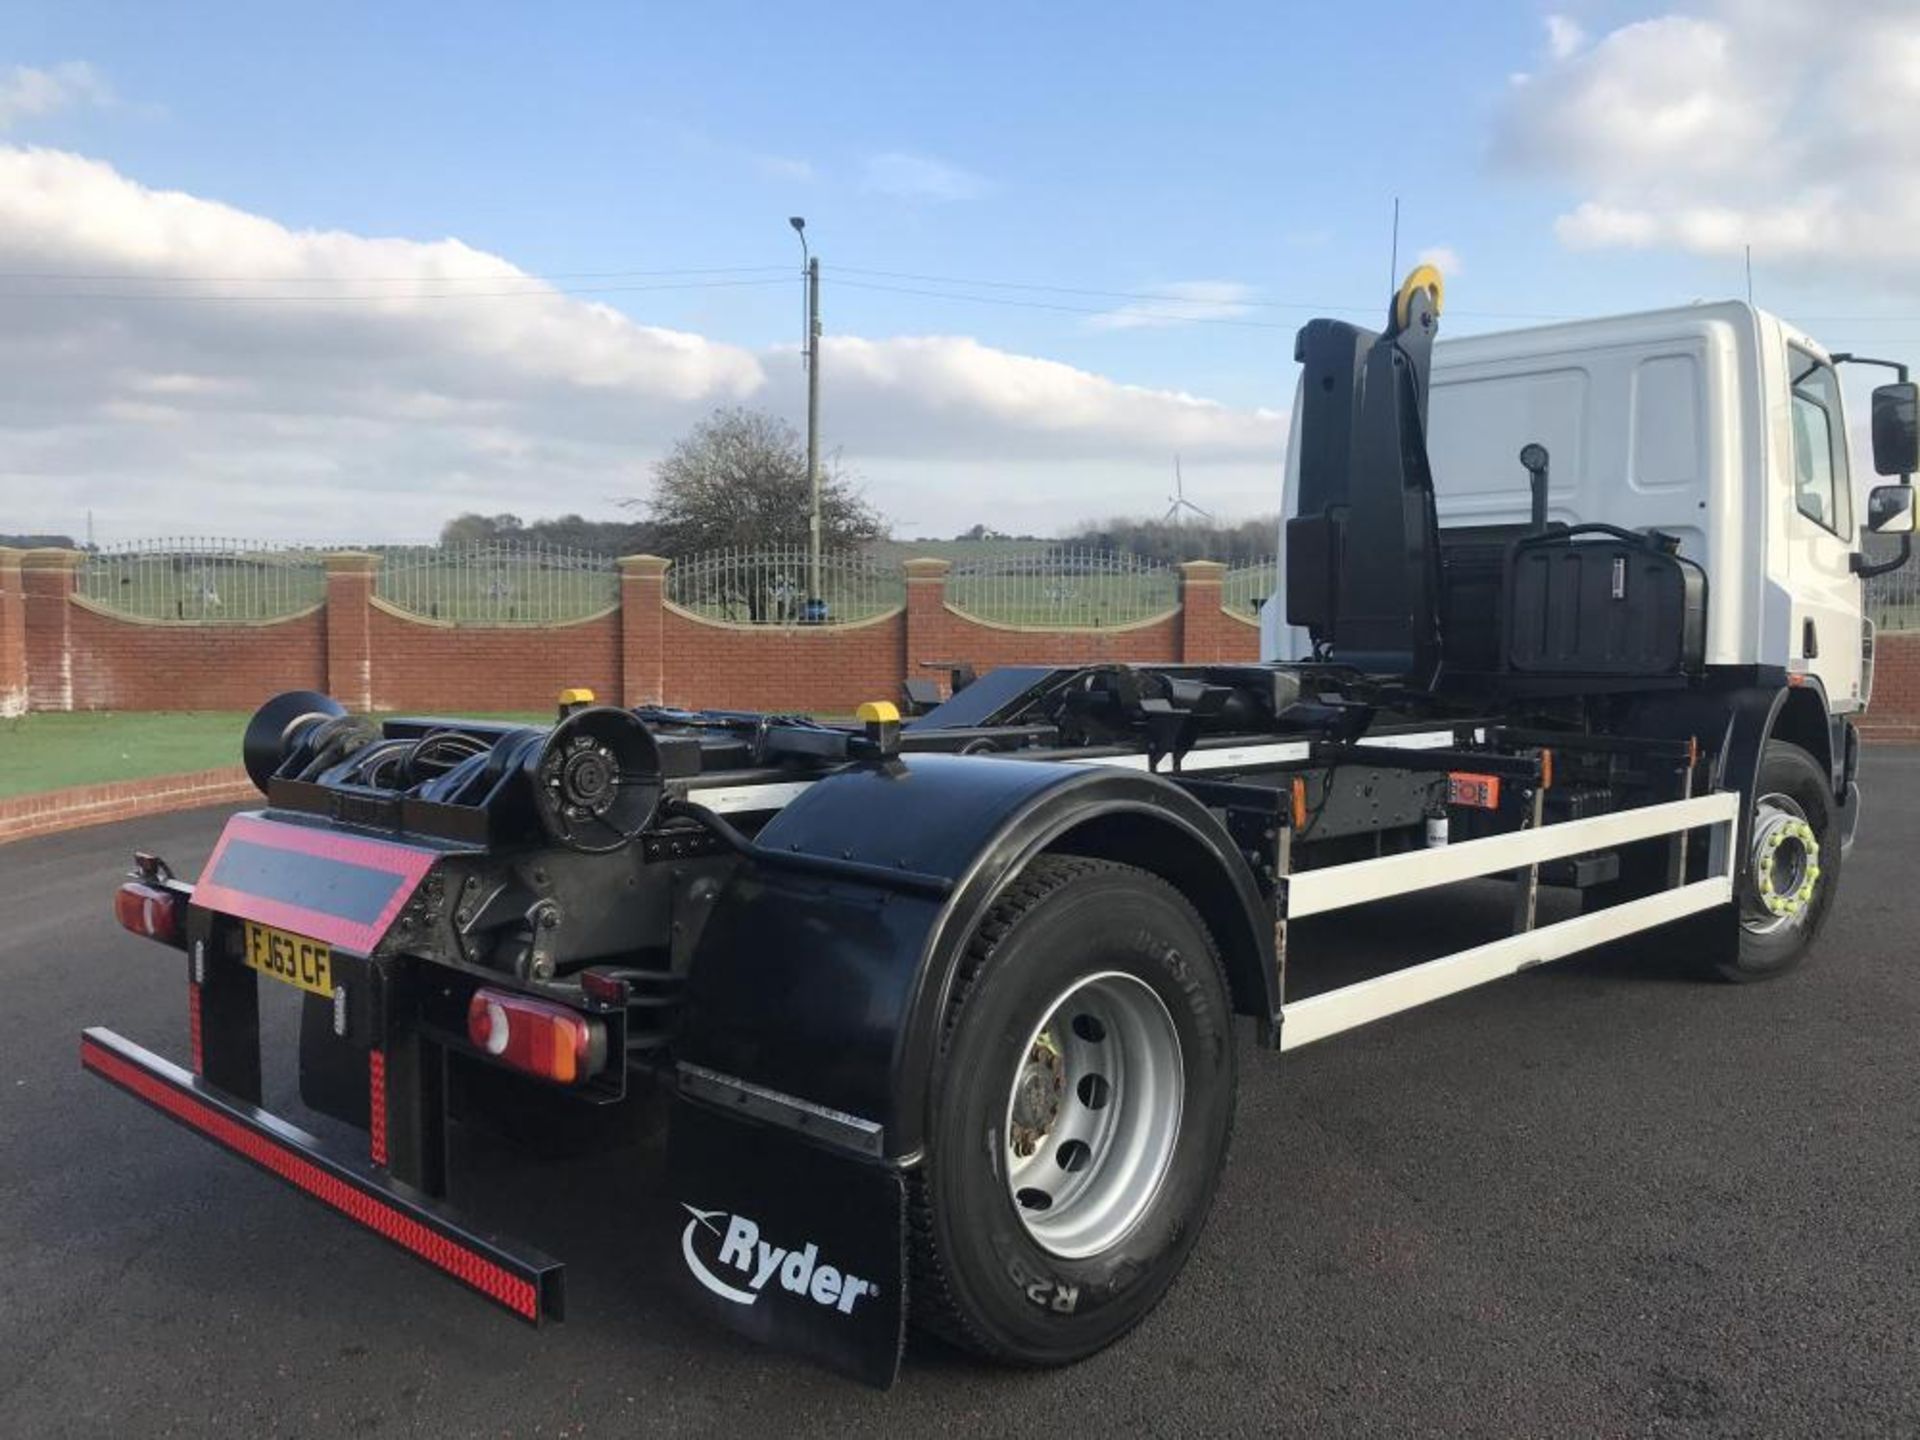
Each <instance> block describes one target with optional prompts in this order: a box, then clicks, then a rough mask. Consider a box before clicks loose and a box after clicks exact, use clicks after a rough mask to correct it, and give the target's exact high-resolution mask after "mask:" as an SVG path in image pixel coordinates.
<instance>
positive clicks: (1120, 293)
mask: <svg viewBox="0 0 1920 1440" xmlns="http://www.w3.org/2000/svg"><path fill="white" fill-rule="evenodd" d="M827 273H829V274H833V275H840V276H847V275H872V276H877V277H879V278H881V279H884V280H914V281H919V282H921V283H924V284H933V285H964V286H968V287H971V288H974V289H979V290H1020V291H1027V292H1031V293H1035V294H1045V295H1083V296H1090V297H1094V298H1098V299H1106V300H1131V301H1142V302H1147V303H1153V304H1167V305H1193V306H1205V305H1222V306H1226V305H1231V306H1236V307H1242V308H1245V309H1249V310H1302V311H1310V312H1312V313H1314V314H1326V313H1328V312H1330V311H1331V312H1342V311H1344V312H1349V313H1353V314H1362V315H1371V314H1373V313H1374V312H1376V311H1378V310H1380V309H1381V308H1382V307H1381V305H1380V304H1379V303H1378V302H1376V303H1373V304H1369V305H1342V304H1336V303H1334V302H1332V301H1327V300H1266V299H1260V298H1258V297H1254V296H1244V297H1242V296H1236V297H1232V298H1227V297H1220V296H1215V297H1209V296H1204V295H1192V294H1186V295H1182V294H1180V293H1178V292H1175V291H1167V290H1103V289H1094V288H1091V287H1088V286H1080V285H1040V284H1034V283H1031V282H1027V281H1017V280H978V279H967V278H964V277H962V276H958V275H926V274H921V273H917V272H912V271H905V270H872V269H867V268H864V267H861V266H854V265H833V266H829V267H827ZM840 283H842V284H843V285H850V284H853V283H854V282H853V281H851V280H846V279H842V280H841V282H840ZM905 293H908V294H918V293H924V292H918V291H908V292H905ZM954 298H959V297H954ZM1096 313H1101V314H1104V313H1106V312H1105V311H1104V310H1103V311H1099V312H1096ZM1448 313H1449V314H1452V315H1460V316H1464V317H1471V318H1474V319H1481V320H1575V319H1579V318H1581V317H1579V316H1576V315H1572V314H1567V313H1564V312H1550V311H1538V310H1468V309H1453V308H1449V310H1448ZM1249 323H1251V322H1249Z"/></svg>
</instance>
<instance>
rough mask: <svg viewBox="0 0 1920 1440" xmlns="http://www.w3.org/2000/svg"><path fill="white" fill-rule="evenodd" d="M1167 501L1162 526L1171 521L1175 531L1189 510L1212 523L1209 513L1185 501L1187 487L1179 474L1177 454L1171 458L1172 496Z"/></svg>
mask: <svg viewBox="0 0 1920 1440" xmlns="http://www.w3.org/2000/svg"><path fill="white" fill-rule="evenodd" d="M1167 499H1168V500H1169V501H1170V502H1171V503H1170V504H1169V505H1168V506H1167V513H1166V514H1165V515H1163V516H1162V517H1161V523H1163V524H1164V523H1165V522H1166V521H1168V520H1171V521H1172V522H1173V525H1174V528H1175V529H1176V530H1177V529H1179V528H1180V527H1181V525H1182V524H1183V523H1184V522H1185V519H1186V514H1185V512H1186V511H1188V510H1191V511H1192V512H1193V513H1194V514H1196V515H1198V516H1199V517H1200V518H1201V519H1202V520H1205V521H1206V522H1207V523H1208V524H1212V523H1213V514H1212V512H1211V511H1207V510H1202V509H1201V508H1200V507H1199V506H1198V505H1196V504H1194V503H1193V501H1191V500H1189V499H1187V485H1186V481H1185V479H1184V478H1183V477H1182V476H1181V474H1180V457H1179V456H1178V455H1177V454H1176V455H1175V456H1174V457H1173V494H1171V495H1169V496H1168V497H1167Z"/></svg>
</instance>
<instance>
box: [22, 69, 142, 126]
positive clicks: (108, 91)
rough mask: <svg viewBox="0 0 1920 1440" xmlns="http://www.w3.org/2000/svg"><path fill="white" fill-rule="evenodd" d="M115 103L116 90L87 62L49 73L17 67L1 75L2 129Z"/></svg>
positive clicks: (47, 71) (47, 70)
mask: <svg viewBox="0 0 1920 1440" xmlns="http://www.w3.org/2000/svg"><path fill="white" fill-rule="evenodd" d="M113 103H114V94H113V87H112V86H111V85H109V84H108V83H107V80H106V77H105V76H104V75H102V74H101V73H100V72H99V71H98V70H96V69H94V67H93V66H91V65H89V64H87V62H86V61H84V60H68V61H65V62H63V63H61V64H59V65H54V66H50V67H49V68H47V69H45V70H40V69H36V68H34V67H33V66H31V65H15V66H14V67H13V68H12V69H10V70H7V71H4V72H0V130H10V129H12V128H13V127H14V126H15V125H17V124H18V123H19V122H20V121H22V120H37V119H40V118H42V117H43V116H47V115H53V114H56V113H57V112H59V111H61V110H73V109H79V108H81V107H83V106H96V107H102V106H108V105H111V104H113Z"/></svg>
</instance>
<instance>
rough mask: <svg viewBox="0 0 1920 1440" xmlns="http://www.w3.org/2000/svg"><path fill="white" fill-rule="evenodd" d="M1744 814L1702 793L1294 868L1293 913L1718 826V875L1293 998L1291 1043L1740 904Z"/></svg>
mask: <svg viewBox="0 0 1920 1440" xmlns="http://www.w3.org/2000/svg"><path fill="white" fill-rule="evenodd" d="M1739 817H1740V797H1739V796H1738V795H1736V794H1732V793H1721V794H1714V795H1700V796H1695V797H1694V798H1692V799H1689V800H1674V801H1670V802H1668V803H1666V804H1661V805H1648V806H1644V807H1642V808H1641V809H1638V810H1623V811H1620V812H1618V813H1617V814H1612V815H1596V816H1594V817H1593V818H1591V819H1587V820H1566V821H1562V822H1560V823H1559V824H1555V825H1547V826H1542V827H1540V828H1539V829H1533V830H1519V831H1515V832H1513V833H1510V834H1506V835H1494V836H1489V837H1488V838H1486V839H1484V840H1469V841H1465V842H1463V843H1461V844H1458V845H1449V846H1446V847H1444V848H1438V849H1432V850H1419V851H1415V852H1413V853H1411V854H1406V855H1388V856H1383V857H1382V858H1380V859H1378V860H1359V861H1355V862H1354V863H1352V864H1348V865H1330V866H1328V867H1327V868H1326V869H1324V870H1308V871H1305V872H1303V873H1301V874H1298V875H1294V876H1292V877H1290V879H1289V880H1288V884H1287V920H1288V921H1289V922H1291V921H1294V920H1298V919H1301V918H1303V917H1305V916H1308V915H1320V914H1325V913H1327V912H1328V911H1333V910H1344V909H1346V908H1347V907H1348V906H1352V905H1361V904H1365V903H1368V902H1370V901H1374V900H1384V899H1387V898H1388V897H1390V896H1394V895H1406V894H1410V893H1412V892H1413V891H1416V890H1426V889H1430V888H1432V887H1433V886H1436V885H1447V884H1452V883H1453V882H1455V881H1458V880H1470V879H1475V878H1479V877H1484V876H1490V875H1498V874H1501V873H1503V872H1506V871H1510V870H1522V869H1526V868H1528V867H1532V866H1536V865H1538V864H1539V863H1540V862H1541V861H1543V860H1559V859H1563V858H1565V857H1566V856H1569V855H1580V854H1585V853H1586V852H1587V851H1590V850H1605V849H1610V848H1612V847H1613V846H1616V845H1624V844H1628V843H1631V842H1632V841H1635V840H1657V839H1662V838H1671V837H1672V836H1675V835H1679V834H1683V833H1685V832H1687V831H1690V830H1696V829H1705V828H1712V829H1713V831H1714V832H1715V834H1714V837H1713V839H1714V843H1711V844H1709V845H1708V847H1707V855H1708V865H1707V868H1708V870H1709V871H1710V872H1711V873H1709V874H1708V875H1707V876H1705V877H1704V878H1702V879H1699V880H1695V881H1692V882H1691V883H1686V884H1682V885H1679V886H1677V887H1675V888H1674V889H1671V890H1663V891H1661V892H1659V893H1657V894H1654V895H1648V896H1645V897H1643V898H1641V899H1638V900H1629V901H1627V902H1625V903H1624V904H1620V905H1615V906H1612V907H1611V908H1609V909H1606V910H1601V911H1598V912H1596V913H1594V914H1592V915H1579V916H1576V917H1574V918H1572V919H1569V920H1562V921H1559V922H1557V923H1555V924H1552V925H1542V926H1540V927H1538V928H1536V929H1529V930H1524V931H1522V932H1520V933H1519V934H1515V935H1509V936H1507V937H1505V938H1504V939H1500V940H1495V941H1492V942H1490V943H1488V944H1485V945H1476V946H1474V947H1473V948H1472V949H1470V950H1462V951H1459V952H1457V953H1456V954H1453V955H1443V956H1441V957H1440V958H1439V959H1437V960H1429V961H1427V962H1425V963H1424V964H1420V965H1413V966H1409V967H1408V968H1406V969H1404V970H1397V971H1394V972H1393V973H1391V974H1388V975H1381V976H1377V977H1375V978H1374V979H1371V980H1362V981H1360V982H1358V983H1357V984H1353V985H1345V986H1342V987H1341V988H1340V989H1338V990H1330V991H1328V992H1327V993H1325V994H1324V995H1315V996H1312V997H1311V998H1309V999H1306V1000H1299V1001H1295V1002H1294V1003H1293V1004H1290V1005H1282V1007H1281V1011H1280V1014H1281V1026H1280V1048H1281V1049H1282V1050H1292V1049H1296V1048H1298V1047H1299V1046H1301V1045H1307V1044H1311V1043H1312V1042H1313V1041H1315V1040H1324V1039H1325V1038H1326V1037H1327V1036H1329V1035H1337V1034H1339V1033H1340V1032H1341V1031H1342V1030H1351V1029H1353V1028H1354V1027H1355V1026H1357V1025H1365V1024H1367V1023H1369V1022H1370V1021H1374V1020H1380V1019H1384V1018H1385V1017H1387V1016H1389V1015H1397V1014H1399V1013H1400V1012H1401V1011H1402V1010H1411V1009H1412V1008H1413V1007H1415V1006H1416V1005H1424V1004H1426V1003H1427V1002H1428V1001H1430V1000H1439V999H1442V998H1444V997H1445V996H1448V995H1453V994H1457V993H1458V992H1459V991H1462V990H1469V989H1472V988H1473V987H1474V986H1476V985H1484V984H1485V983H1486V982H1487V981H1489V980H1498V979H1501V978H1503V977H1505V976H1508V975H1512V974H1515V973H1517V972H1518V971H1521V970H1525V969H1527V968H1529V967H1530V966H1534V965H1541V964H1545V963H1546V962H1547V961H1549V960H1559V959H1561V958H1563V957H1565V956H1567V955H1571V954H1574V953H1575V952H1576V951H1580V950H1585V949H1589V948H1591V947H1592V946H1595V945H1603V944H1605V943H1607V942H1608V941H1611V940H1617V939H1620V938H1621V937H1622V936H1625V935H1631V934H1633V933H1635V932H1636V931H1640V930H1647V929H1650V928H1652V927H1653V926H1655V925H1664V924H1666V923H1667V922H1668V921H1669V920H1678V919H1680V918H1681V917H1682V916H1685V915H1692V914H1695V913H1697V912H1698V911H1701V910H1710V909H1712V908H1714V907H1715V906H1717V905H1726V904H1729V903H1731V902H1732V900H1733V866H1734V842H1735V833H1734V827H1735V824H1736V822H1737V821H1738V819H1739Z"/></svg>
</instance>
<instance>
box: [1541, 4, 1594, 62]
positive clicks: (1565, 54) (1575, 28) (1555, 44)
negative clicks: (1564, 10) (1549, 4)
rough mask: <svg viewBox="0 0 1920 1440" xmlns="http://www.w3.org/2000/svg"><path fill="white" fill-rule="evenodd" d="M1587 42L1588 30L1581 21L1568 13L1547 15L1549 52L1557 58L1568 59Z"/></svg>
mask: <svg viewBox="0 0 1920 1440" xmlns="http://www.w3.org/2000/svg"><path fill="white" fill-rule="evenodd" d="M1586 43H1587V32H1586V31H1585V30H1583V29H1581V28H1580V22H1579V21H1577V20H1574V19H1572V18H1571V17H1570V16H1566V15H1549V16H1547V54H1548V55H1550V56H1551V57H1552V58H1553V59H1555V60H1567V59H1570V58H1572V56H1573V53H1574V52H1575V51H1576V50H1578V49H1579V48H1580V47H1581V46H1582V45H1584V44H1586Z"/></svg>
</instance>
